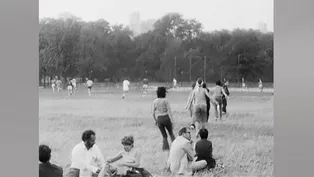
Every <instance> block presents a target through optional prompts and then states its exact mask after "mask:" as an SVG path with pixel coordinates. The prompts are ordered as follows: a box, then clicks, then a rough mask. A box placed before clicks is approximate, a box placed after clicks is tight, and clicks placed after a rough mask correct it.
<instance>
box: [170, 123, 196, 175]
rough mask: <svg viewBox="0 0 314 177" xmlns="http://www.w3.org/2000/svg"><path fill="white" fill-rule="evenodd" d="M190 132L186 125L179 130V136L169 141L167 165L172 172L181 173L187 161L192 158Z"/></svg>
mask: <svg viewBox="0 0 314 177" xmlns="http://www.w3.org/2000/svg"><path fill="white" fill-rule="evenodd" d="M194 155H195V153H194V150H193V144H192V141H191V132H190V131H189V129H188V128H187V127H183V128H181V129H180V130H179V136H178V137H177V138H176V139H175V140H174V141H173V142H172V143H171V147H170V152H169V158H168V161H167V165H168V167H169V169H170V171H171V173H173V174H183V171H185V170H186V169H185V168H186V167H187V165H188V164H187V161H189V162H192V161H193V158H194Z"/></svg>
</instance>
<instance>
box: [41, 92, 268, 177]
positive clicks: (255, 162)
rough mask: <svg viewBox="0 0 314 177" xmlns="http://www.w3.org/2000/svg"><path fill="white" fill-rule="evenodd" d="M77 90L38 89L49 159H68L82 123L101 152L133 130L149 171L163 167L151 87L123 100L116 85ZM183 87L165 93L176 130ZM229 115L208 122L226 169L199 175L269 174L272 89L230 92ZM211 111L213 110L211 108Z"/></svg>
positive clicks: (181, 118)
mask: <svg viewBox="0 0 314 177" xmlns="http://www.w3.org/2000/svg"><path fill="white" fill-rule="evenodd" d="M81 89H82V90H80V91H79V92H78V93H77V94H76V95H74V96H72V97H71V98H69V97H67V94H66V92H65V91H64V92H63V93H52V92H51V90H47V89H41V90H40V93H39V110H40V111H39V140H40V143H45V144H48V145H49V146H50V147H51V148H52V162H53V163H56V164H58V165H60V166H62V167H63V168H64V171H65V172H66V171H67V169H68V167H69V165H70V154H71V150H72V148H73V147H74V145H75V144H77V143H79V142H80V141H81V139H80V138H81V134H82V132H83V131H84V130H86V129H93V130H95V131H96V138H97V140H96V143H97V144H98V146H99V147H100V149H101V151H102V153H103V155H104V157H105V158H107V157H109V156H113V155H115V154H116V153H117V152H119V151H121V150H122V145H121V144H120V140H121V138H123V136H125V135H129V134H132V135H133V136H134V138H135V146H137V147H139V148H140V149H141V151H142V157H141V164H142V165H143V166H144V167H145V168H146V169H147V170H148V171H150V172H151V173H153V174H156V175H158V176H168V174H167V173H166V172H163V171H162V169H163V167H164V163H165V161H166V159H165V157H164V155H163V153H162V151H161V146H162V144H161V140H162V138H161V134H160V132H159V130H158V128H157V127H156V126H155V125H154V122H153V121H152V117H151V115H150V106H151V103H152V100H153V99H154V98H155V93H154V92H153V91H150V92H149V94H148V95H147V96H146V97H141V92H140V91H139V90H131V92H130V93H129V95H127V98H126V99H125V100H123V99H121V92H120V90H118V91H116V90H113V89H111V90H105V91H99V90H97V91H95V93H94V94H93V96H92V97H88V96H87V91H86V90H85V89H83V88H81ZM187 97H188V92H171V91H170V92H169V93H168V99H169V101H170V104H171V107H172V109H173V114H174V117H175V121H176V122H175V124H176V125H175V134H176V135H177V133H178V129H179V128H180V127H181V126H184V125H188V124H189V123H190V118H189V116H188V112H187V111H186V110H185V109H184V106H185V103H186V100H187ZM228 111H229V113H230V114H229V116H228V117H225V118H224V120H223V121H221V122H220V121H218V122H214V121H213V119H212V118H211V120H210V123H209V124H208V125H207V128H208V130H209V132H210V135H209V138H208V139H209V140H211V141H212V142H213V148H214V151H213V154H214V157H215V158H216V159H217V162H218V163H223V164H224V165H225V169H224V170H222V171H214V172H213V173H207V174H199V176H215V177H237V176H239V177H240V176H241V177H244V176H247V177H260V176H263V177H264V176H265V177H270V176H273V162H274V160H273V151H272V150H273V145H274V143H273V137H274V136H273V99H272V94H271V93H253V92H250V93H237V92H234V93H232V92H231V97H230V99H229V102H228ZM211 115H213V114H212V113H211Z"/></svg>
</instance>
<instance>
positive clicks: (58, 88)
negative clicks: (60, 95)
mask: <svg viewBox="0 0 314 177" xmlns="http://www.w3.org/2000/svg"><path fill="white" fill-rule="evenodd" d="M56 85H57V91H58V92H61V90H62V88H61V87H62V81H61V79H59V78H57V81H56Z"/></svg>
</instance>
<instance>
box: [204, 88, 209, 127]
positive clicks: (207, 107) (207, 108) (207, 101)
mask: <svg viewBox="0 0 314 177" xmlns="http://www.w3.org/2000/svg"><path fill="white" fill-rule="evenodd" d="M203 88H204V89H206V90H207V92H209V89H208V88H207V85H206V84H205V83H204V84H203ZM206 111H207V122H208V120H209V111H210V99H209V97H208V96H207V95H206Z"/></svg>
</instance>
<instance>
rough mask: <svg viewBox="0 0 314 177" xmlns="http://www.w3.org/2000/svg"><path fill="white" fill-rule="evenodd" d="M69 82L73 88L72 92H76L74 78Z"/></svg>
mask: <svg viewBox="0 0 314 177" xmlns="http://www.w3.org/2000/svg"><path fill="white" fill-rule="evenodd" d="M71 82H72V86H73V91H75V92H76V90H77V87H76V79H75V78H72V79H71Z"/></svg>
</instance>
